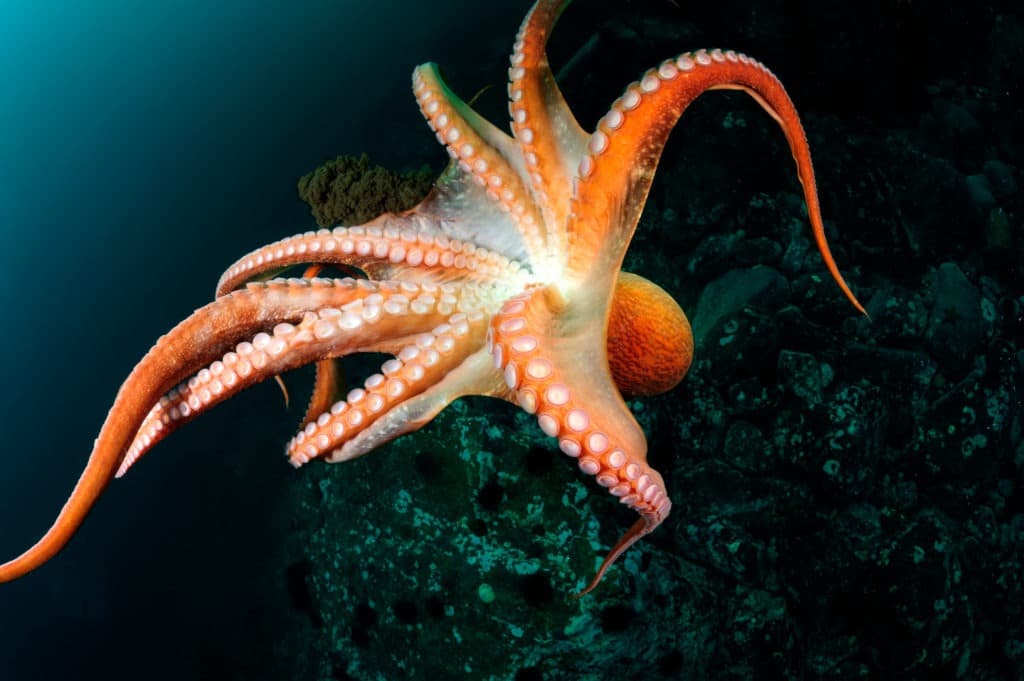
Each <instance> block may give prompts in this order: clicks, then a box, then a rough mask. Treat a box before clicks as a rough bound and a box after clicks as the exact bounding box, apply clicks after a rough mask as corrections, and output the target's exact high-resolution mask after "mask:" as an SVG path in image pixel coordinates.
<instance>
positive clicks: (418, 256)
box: [217, 225, 523, 295]
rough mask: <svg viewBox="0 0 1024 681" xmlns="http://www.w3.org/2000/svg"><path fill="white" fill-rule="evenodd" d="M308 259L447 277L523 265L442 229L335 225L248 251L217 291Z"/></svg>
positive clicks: (501, 275)
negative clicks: (417, 270) (431, 272)
mask: <svg viewBox="0 0 1024 681" xmlns="http://www.w3.org/2000/svg"><path fill="white" fill-rule="evenodd" d="M309 262H317V263H333V264H341V265H353V266H356V267H360V268H365V269H367V270H372V269H373V267H372V264H373V263H374V262H378V263H382V264H384V265H387V266H391V267H413V268H426V269H428V270H430V269H434V268H436V269H437V270H438V271H443V272H444V276H445V277H446V278H447V279H449V280H454V279H460V278H465V279H469V280H473V281H484V280H488V281H493V280H495V279H512V280H514V279H515V278H517V277H518V276H520V273H521V272H522V271H523V268H522V266H521V265H520V263H519V262H517V261H515V260H510V259H509V258H507V257H506V256H504V255H502V254H500V253H495V252H494V251H490V250H488V249H486V248H482V247H479V246H476V245H475V244H473V243H470V242H467V241H462V240H459V239H452V238H449V237H448V236H446V235H444V234H432V233H429V232H416V231H413V230H410V229H399V228H397V227H393V226H389V227H378V226H373V225H369V226H365V227H363V226H360V227H335V228H334V229H333V230H329V229H321V230H317V231H309V232H304V233H302V234H296V235H294V236H289V237H286V238H284V239H281V240H279V241H275V242H274V243H272V244H269V245H267V246H263V247H262V248H259V249H256V250H255V251H252V252H251V253H248V254H247V255H245V256H243V257H242V258H240V259H239V260H238V261H237V262H235V263H234V264H233V265H231V267H229V268H228V269H227V271H225V272H224V274H223V275H222V276H221V278H220V281H219V282H218V284H217V295H222V294H223V293H225V292H227V291H230V290H232V289H233V288H236V287H237V286H239V285H241V284H242V283H243V282H244V281H245V280H246V279H247V278H249V277H252V276H254V275H255V274H258V273H259V272H261V271H265V270H268V269H271V268H276V267H288V266H292V265H296V264H300V263H309ZM375 274H376V273H375Z"/></svg>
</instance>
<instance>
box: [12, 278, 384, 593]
mask: <svg viewBox="0 0 1024 681" xmlns="http://www.w3.org/2000/svg"><path fill="white" fill-rule="evenodd" d="M371 294H372V292H371V291H362V290H361V289H360V288H359V287H358V286H357V285H356V283H355V282H351V284H348V283H339V284H336V283H335V282H329V281H321V280H317V281H314V282H305V281H298V282H272V283H271V284H259V285H258V284H251V285H250V286H249V287H247V288H246V289H244V290H241V291H237V292H235V293H233V294H231V295H229V296H226V297H224V298H222V299H220V300H216V301H214V302H212V303H209V304H208V305H206V306H205V307H202V308H200V309H198V310H196V312H194V313H193V314H192V315H191V316H189V317H188V318H187V319H185V320H184V321H182V322H181V323H180V324H178V325H177V326H176V327H174V329H172V330H171V331H170V332H168V333H167V334H166V335H164V336H163V337H161V338H160V339H159V340H158V341H157V343H156V345H154V346H153V348H152V349H151V350H150V351H149V352H148V353H147V354H146V355H145V356H144V357H143V358H142V360H141V361H140V362H139V363H138V364H137V365H136V366H135V368H134V369H133V370H132V372H131V374H130V375H129V376H128V378H127V380H125V382H124V383H123V384H122V386H121V389H120V390H119V391H118V394H117V397H116V398H115V400H114V404H113V406H112V407H111V409H110V412H109V413H108V414H107V418H106V420H105V421H104V423H103V426H102V428H101V429H100V433H99V436H98V437H97V438H96V442H95V444H94V446H93V450H92V454H91V455H90V456H89V460H88V462H87V463H86V466H85V469H84V470H83V472H82V474H81V476H80V477H79V479H78V482H77V483H76V485H75V487H74V490H73V491H72V492H71V495H70V496H69V497H68V500H67V502H66V503H65V504H64V507H63V508H62V509H61V511H60V513H59V514H58V516H57V518H56V520H55V521H54V522H53V524H52V525H51V527H50V529H48V530H47V531H46V533H45V534H44V535H43V537H42V538H40V539H39V541H37V542H36V543H35V544H34V545H33V546H31V547H30V548H29V549H28V550H27V551H25V552H24V553H22V554H21V555H20V556H18V557H17V558H14V559H13V560H11V561H8V562H6V563H3V564H2V565H0V582H8V581H11V580H13V579H16V578H18V577H20V576H22V575H24V574H26V573H28V572H31V571H32V570H34V569H35V568H37V567H39V566H40V565H42V564H43V563H45V562H46V561H48V560H49V559H50V558H52V557H53V556H54V555H56V553H57V552H59V551H60V550H61V549H62V548H63V547H64V546H65V545H66V544H67V542H68V541H69V540H70V539H71V537H72V536H73V535H74V533H75V532H76V531H77V529H78V528H79V527H80V526H81V524H82V522H83V521H84V520H85V517H86V516H87V515H88V513H89V511H90V510H91V508H92V506H93V504H95V502H96V500H97V499H98V498H99V496H100V494H101V493H102V492H103V490H104V489H105V488H106V486H107V485H108V484H109V483H110V480H111V479H112V478H113V477H114V474H115V473H116V471H117V470H118V468H119V467H120V465H121V464H122V462H123V461H124V459H125V456H126V455H127V453H128V449H129V446H130V445H131V443H132V441H133V439H134V438H135V437H136V434H137V433H138V432H139V428H140V426H141V425H142V423H143V421H144V420H145V418H146V415H147V414H148V413H149V412H150V410H151V409H152V408H153V405H154V404H155V403H157V401H158V400H159V399H160V396H161V395H163V394H164V393H166V392H167V391H169V390H170V389H171V388H172V387H173V386H174V385H175V384H176V383H178V382H179V381H181V380H183V379H184V378H185V377H187V376H189V375H190V374H192V373H193V372H195V371H197V370H198V369H200V368H201V367H202V366H204V365H205V364H207V363H209V362H211V361H212V360H213V359H214V358H216V357H217V356H218V355H221V354H223V353H226V352H228V351H229V349H230V348H231V347H232V346H233V345H234V344H235V343H237V342H238V341H240V340H242V339H243V338H245V337H247V336H249V335H251V334H253V333H257V332H258V331H259V330H261V329H264V328H268V327H272V326H274V325H280V324H286V323H288V322H289V321H297V320H298V319H301V318H302V316H303V315H304V314H305V312H306V311H307V310H311V309H313V310H315V309H323V308H328V307H331V306H332V305H334V306H338V305H344V304H346V303H350V302H351V301H352V300H353V298H358V297H360V296H363V295H371ZM274 347H275V348H276V346H274ZM272 349H274V348H272V347H270V346H269V345H268V346H266V347H264V348H262V349H259V350H257V349H256V348H255V347H252V348H251V349H248V350H247V354H246V358H245V359H244V361H243V359H242V356H241V355H239V354H237V353H234V354H235V355H236V357H235V359H236V362H235V367H234V368H232V374H233V375H234V376H235V377H236V379H237V383H238V384H241V383H243V382H245V381H247V380H248V381H250V382H251V381H252V379H253V377H255V376H256V375H257V371H256V370H257V369H258V368H259V367H258V364H259V363H261V362H267V363H269V357H270V354H271V352H270V351H271V350H272ZM225 357H226V356H225ZM239 369H242V370H241V371H240V370H239ZM246 369H247V370H248V376H249V378H247V377H246V376H242V374H243V373H246V371H245V370H246ZM219 380H220V381H221V383H222V385H225V387H226V382H227V381H226V376H221V378H220V379H219ZM211 388H212V384H211Z"/></svg>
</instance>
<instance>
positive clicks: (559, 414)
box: [487, 292, 672, 525]
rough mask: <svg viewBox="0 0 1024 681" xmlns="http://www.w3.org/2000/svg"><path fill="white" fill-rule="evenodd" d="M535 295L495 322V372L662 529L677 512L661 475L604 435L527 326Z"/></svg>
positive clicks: (575, 454) (514, 302)
mask: <svg viewBox="0 0 1024 681" xmlns="http://www.w3.org/2000/svg"><path fill="white" fill-rule="evenodd" d="M533 295H534V293H533V292H526V293H523V294H520V295H518V296H515V297H513V298H510V299H509V300H508V301H507V302H506V304H505V305H504V307H503V308H502V309H501V311H500V312H499V313H498V314H497V315H495V316H494V318H493V319H492V321H491V328H490V329H489V332H488V337H487V343H488V349H489V350H490V352H491V354H492V356H493V358H494V365H495V367H496V368H497V369H498V370H499V371H501V372H502V373H503V375H504V378H505V384H506V386H508V388H509V390H510V391H512V394H513V396H514V398H515V400H516V402H517V403H518V405H519V406H520V407H521V408H522V409H523V410H525V411H526V412H527V413H529V414H534V415H536V417H537V423H538V424H539V425H540V428H541V430H543V431H544V433H545V434H546V435H548V436H549V437H554V438H557V439H558V447H559V449H561V450H562V452H563V453H565V454H566V455H568V456H570V457H572V458H574V459H576V461H577V465H578V466H579V468H580V470H581V471H583V472H584V473H587V474H588V475H593V476H595V477H596V479H597V483H598V484H599V485H601V486H602V487H606V488H608V491H609V492H610V493H611V494H612V495H613V496H615V497H618V498H619V501H620V502H621V503H622V504H625V505H626V506H629V507H630V508H632V509H634V510H635V511H637V512H638V513H640V514H641V515H642V516H644V517H646V518H648V519H649V521H650V522H651V523H652V524H655V525H656V524H657V523H660V522H661V520H663V519H664V518H665V517H666V516H667V515H668V514H669V511H670V510H671V508H672V502H671V501H670V500H669V498H668V495H667V494H666V492H665V489H664V483H663V481H662V480H661V476H660V474H658V472H657V471H655V470H653V469H651V468H650V466H648V465H647V462H646V461H643V460H634V459H633V458H632V457H631V456H630V453H628V452H626V451H624V450H623V449H622V448H621V447H620V446H619V444H618V443H616V442H615V441H614V440H613V439H612V438H611V437H609V435H608V434H606V433H605V432H603V431H602V430H601V427H600V424H599V423H597V422H596V421H595V419H594V418H593V417H592V415H591V414H589V413H588V412H587V409H586V407H585V400H582V399H580V396H577V395H574V394H573V391H572V389H571V388H570V387H569V386H568V385H567V384H566V383H565V382H564V381H563V380H562V378H561V376H560V375H559V370H558V367H557V366H556V364H555V363H554V362H552V361H551V360H550V359H549V358H547V357H545V356H544V353H543V351H542V347H541V339H540V338H539V337H538V336H536V335H533V334H532V333H531V332H530V329H529V323H528V321H527V319H528V317H529V315H528V314H527V307H528V306H529V305H530V304H531V301H532V296H533ZM534 304H537V303H536V302H534Z"/></svg>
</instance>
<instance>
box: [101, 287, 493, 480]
mask: <svg viewBox="0 0 1024 681" xmlns="http://www.w3.org/2000/svg"><path fill="white" fill-rule="evenodd" d="M299 281H304V280H299ZM322 281H330V280H314V282H322ZM337 282H338V284H337V288H342V289H344V290H347V291H349V292H350V293H351V295H349V296H347V298H346V299H338V300H336V301H335V303H336V304H334V305H331V304H321V305H317V306H311V307H309V308H307V309H305V310H304V311H303V312H302V314H301V315H300V316H301V320H296V321H298V323H297V324H293V323H290V322H284V323H278V324H276V325H265V326H264V327H262V328H260V329H259V331H258V333H255V335H252V334H251V333H250V334H248V335H247V336H246V337H244V339H243V338H239V339H238V340H241V341H242V342H240V343H239V344H238V345H237V347H235V348H231V349H229V350H227V351H226V352H225V353H224V354H223V355H222V356H221V357H219V358H217V360H216V361H213V362H212V363H211V364H209V365H208V366H205V367H204V366H203V365H198V366H196V365H194V364H192V371H190V372H189V373H192V372H196V371H198V373H195V375H193V376H192V377H191V378H190V379H189V380H188V381H186V382H185V383H182V384H181V385H178V386H177V387H176V388H173V389H171V390H169V391H168V392H167V394H165V395H164V396H163V398H162V399H160V400H159V401H154V402H155V403H154V404H153V405H152V406H151V408H150V410H149V412H148V413H147V414H146V415H145V418H144V420H143V421H142V422H141V424H140V425H139V428H138V430H137V431H136V433H135V435H134V437H133V438H132V440H131V443H130V445H129V446H128V448H127V453H126V454H125V456H124V458H123V460H122V461H121V462H120V464H119V467H118V469H117V477H121V476H122V475H124V474H125V473H126V472H127V471H128V469H129V468H130V467H131V466H132V465H134V464H135V463H136V462H137V461H138V460H139V459H140V458H142V456H143V455H145V454H146V453H147V452H148V451H149V450H151V449H152V448H153V447H154V446H155V445H156V444H157V443H158V442H160V441H161V440H162V439H164V438H165V437H167V436H168V435H169V434H170V433H172V432H174V431H175V430H177V429H178V428H180V427H181V426H183V425H184V424H186V423H188V422H190V421H192V420H194V419H195V418H196V417H198V416H199V415H200V414H203V413H205V412H207V411H209V410H210V409H212V408H213V407H214V406H216V405H218V404H220V403H221V402H223V401H224V400H226V399H228V398H230V397H232V396H234V395H236V394H237V393H239V392H241V391H242V390H244V389H245V388H247V387H249V386H251V385H254V384H255V383H258V382H260V381H262V380H264V379H265V378H269V377H271V376H276V375H278V374H280V373H283V372H285V371H290V370H291V369H295V368H297V367H300V366H303V365H305V364H310V363H313V362H318V361H320V360H324V359H332V358H336V357H342V356H344V355H348V354H352V353H354V352H389V353H391V352H397V350H398V349H399V348H402V347H404V346H406V345H408V344H409V343H410V342H412V339H414V338H416V336H417V335H419V334H424V333H427V332H430V331H431V330H432V329H434V328H435V327H438V326H439V325H441V324H443V323H444V322H445V321H446V320H448V319H449V317H451V315H453V314H454V313H455V311H456V310H457V309H459V308H460V307H465V308H467V309H475V308H476V307H477V303H476V290H475V288H473V287H457V286H454V285H446V286H445V288H444V290H443V291H442V289H441V288H440V287H438V286H435V285H429V284H428V285H423V286H421V285H418V284H411V283H408V282H401V283H399V282H373V281H368V280H365V279H360V280H351V279H347V280H345V279H342V280H337ZM274 284H275V282H271V283H270V286H273V285H274ZM250 286H252V287H255V286H256V285H254V284H250ZM235 295H237V294H231V295H230V296H227V297H225V298H221V299H218V301H216V302H214V303H212V304H211V305H212V306H216V305H217V304H218V303H220V302H222V301H226V300H228V299H230V298H231V297H233V296H235ZM158 345H159V344H158ZM200 367H203V368H202V369H201V370H200ZM374 380H377V379H374Z"/></svg>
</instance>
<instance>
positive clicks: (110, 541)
mask: <svg viewBox="0 0 1024 681" xmlns="http://www.w3.org/2000/svg"><path fill="white" fill-rule="evenodd" d="M17 5H21V6H20V7H19V6H17ZM294 7H295V5H294V3H287V2H276V1H269V2H264V1H260V2H254V3H249V2H226V3H208V2H200V1H196V0H188V1H183V2H171V3H132V2H116V1H111V0H100V1H98V2H84V1H72V2H40V3H31V4H29V3H18V4H15V3H3V4H2V5H0V179H2V181H0V272H2V277H3V278H4V280H5V281H6V282H7V283H6V284H5V285H4V286H3V287H0V301H2V302H0V305H2V309H3V310H4V316H5V327H6V332H5V333H4V334H2V336H0V339H2V340H0V343H2V348H3V350H2V355H3V357H4V374H5V377H4V385H5V389H4V390H3V391H0V401H2V409H0V413H2V414H3V416H2V419H0V422H2V424H3V425H2V429H0V438H2V442H3V448H2V455H0V460H2V465H0V554H2V555H3V557H4V558H5V559H6V558H7V557H9V556H12V555H15V554H17V553H19V552H20V551H21V550H22V549H23V548H24V547H26V546H28V545H29V544H30V543H31V542H33V541H35V539H36V538H37V537H38V536H39V535H40V534H41V533H42V532H43V531H44V529H45V528H46V527H47V526H48V525H49V523H50V521H51V520H52V518H53V517H54V515H55V514H56V512H57V510H58V509H59V508H60V506H61V504H62V503H63V501H64V498H65V497H66V495H67V493H68V492H69V491H70V489H71V487H72V485H73V483H74V481H75V479H76V478H77V476H78V473H79V471H80V469H81V467H82V465H83V464H84V462H85V459H86V457H87V455H88V453H89V450H90V448H91V444H92V441H93V438H94V437H95V435H96V433H97V432H98V429H99V426H100V424H101V423H102V421H103V418H104V417H105V415H106V411H107V409H108V407H109V405H110V403H111V401H112V399H113V396H114V394H115V392H116V390H117V388H118V386H119V384H120V382H121V380H122V379H123V378H124V376H126V375H127V373H128V372H129V371H130V369H131V367H132V366H133V364H134V363H135V361H136V360H137V359H138V358H139V357H141V355H142V354H143V353H144V352H145V350H146V349H148V347H149V346H150V344H151V343H152V342H153V341H155V339H156V338H157V336H158V335H160V334H161V333H163V332H164V331H166V330H167V329H169V328H170V327H171V326H172V325H173V324H174V323H176V322H177V320H179V319H181V318H182V317H184V316H185V315H187V314H188V313H189V312H190V311H191V310H192V309H194V308H195V307H198V306H200V305H201V304H203V303H204V302H206V301H208V300H209V299H210V298H211V296H212V293H213V286H214V284H215V282H216V280H217V277H218V276H219V274H220V272H221V271H222V270H223V269H224V268H225V267H226V266H227V265H228V264H230V263H231V262H232V261H233V260H234V259H235V258H236V257H238V256H239V255H241V254H242V253H244V252H246V251H248V250H249V249H250V248H252V247H255V246H257V245H260V244H262V243H265V242H268V241H271V240H274V239H277V238H280V237H281V236H284V235H286V234H290V233H293V232H296V231H301V230H303V229H307V228H309V227H311V226H313V224H314V223H313V221H312V219H311V218H310V216H309V213H308V209H307V208H306V207H305V206H304V205H303V204H301V203H300V202H299V201H298V199H297V197H296V191H295V183H296V180H297V178H298V177H299V176H300V175H302V174H304V173H306V172H309V171H310V170H312V169H313V168H315V167H316V166H317V165H318V164H319V163H320V162H321V161H322V160H324V159H326V158H329V157H333V156H334V155H336V154H339V153H359V152H362V151H368V152H370V153H371V154H373V157H374V160H375V161H377V162H381V163H390V164H398V167H402V165H404V164H409V165H411V166H416V165H418V164H420V163H423V162H432V163H434V164H435V165H439V164H440V162H441V160H442V159H443V152H441V150H440V149H437V148H436V147H434V146H433V145H432V140H431V136H430V135H429V131H427V129H426V126H425V124H424V123H423V122H422V119H421V118H420V115H419V113H418V112H417V110H416V107H415V102H414V100H413V98H412V95H411V93H410V92H409V84H408V83H409V77H410V74H411V71H412V68H413V66H415V65H416V64H418V63H420V62H422V61H426V60H428V59H432V60H438V61H444V60H446V59H447V60H450V59H451V58H452V57H453V55H459V56H458V57H457V58H458V59H465V56H464V55H469V54H478V53H481V52H483V53H487V54H490V53H492V52H494V53H497V54H501V55H502V56H503V55H504V54H505V53H506V51H507V49H508V44H509V43H510V40H511V36H512V34H513V33H514V30H515V27H516V26H517V25H518V22H519V20H520V19H521V17H520V16H519V15H520V8H518V7H516V8H509V9H508V10H507V11H505V10H500V9H498V10H490V9H481V8H474V7H470V6H468V5H467V3H464V2H456V1H454V0H440V1H437V2H431V3H422V4H420V3H409V2H404V1H398V0H384V1H378V2H374V3H366V2H325V1H317V2H310V3H303V4H302V9H301V11H297V10H296V9H294ZM492 16H497V20H493V21H492V20H491V18H492ZM485 19H486V20H485ZM492 26H493V27H494V28H493V30H492V29H491V28H490V27H492ZM499 37H500V39H498V38H499ZM453 41H456V42H458V43H459V44H461V45H464V46H466V47H467V49H466V50H465V51H464V50H462V49H454V45H453ZM493 75H494V76H495V77H496V78H500V77H501V75H502V74H501V73H500V72H498V73H494V74H493ZM499 82H500V81H499ZM485 84H486V83H471V84H470V85H468V86H467V87H469V88H476V87H479V86H481V85H485ZM254 393H259V394H255V395H252V396H251V399H250V396H245V397H244V398H243V400H242V404H240V405H239V406H238V407H235V405H231V406H230V407H225V409H224V410H223V413H220V414H217V415H216V416H215V417H213V418H212V419H211V420H212V422H213V423H212V424H208V425H204V424H199V423H197V424H196V425H197V428H196V429H194V430H192V432H188V433H182V434H181V437H177V438H174V439H173V440H172V441H169V442H167V443H166V446H163V447H161V448H160V452H159V454H154V455H153V456H152V458H151V459H149V460H146V461H145V462H144V465H141V466H139V468H138V469H137V470H133V471H132V473H131V475H130V476H129V477H128V479H126V480H123V481H119V482H118V483H117V484H114V485H112V487H111V488H110V490H109V491H108V493H107V494H106V495H105V496H104V498H103V500H102V502H101V503H100V504H99V506H98V507H97V509H96V510H95V512H94V513H93V514H92V516H91V517H90V518H89V521H88V522H87V523H86V525H85V527H84V528H83V530H82V532H81V534H80V535H79V536H78V537H76V539H75V540H74V541H73V542H72V544H71V546H70V547H69V548H68V549H67V550H66V551H64V552H63V553H62V554H61V555H60V556H59V558H58V559H57V560H54V561H53V562H51V563H50V564H48V565H47V566H45V567H44V568H43V569H42V570H40V571H38V572H37V573H35V574H33V575H31V576H30V577H29V578H27V579H24V580H21V581H19V582H17V583H14V584H8V585H4V587H3V588H2V589H0V679H3V680H4V681H27V680H29V679H57V678H82V679H85V678H105V679H106V678H109V679H120V678H180V679H186V678H213V677H214V676H217V675H220V674H223V673H225V672H226V671H227V670H231V669H235V670H239V669H245V668H246V665H250V666H258V665H259V662H258V656H256V655H253V654H252V653H251V652H250V653H247V652H244V649H246V648H251V647H253V646H256V647H258V648H266V647H267V645H268V644H267V632H266V631H265V630H263V629H261V628H260V626H261V625H260V624H259V623H260V622H261V621H264V620H265V619H266V618H265V617H264V615H265V611H266V610H268V609H272V608H273V607H274V605H273V599H270V598H268V599H264V598H263V590H262V584H263V583H262V582H261V579H263V577H262V576H261V575H260V572H259V564H260V561H259V558H260V554H261V553H265V552H268V551H272V550H273V547H269V546H267V541H268V535H267V532H266V528H267V527H269V525H270V523H269V520H270V517H271V516H272V515H273V513H274V511H275V492H276V491H278V490H279V489H280V486H281V484H282V479H283V478H284V477H286V476H288V475H290V474H292V473H291V471H290V469H289V468H288V467H287V466H285V465H284V464H283V462H282V460H281V459H280V453H281V447H282V444H281V443H283V442H284V441H285V439H286V437H287V436H288V431H289V430H290V429H291V428H292V427H293V426H294V422H293V421H294V416H291V417H288V416H286V415H285V414H284V413H283V409H282V408H281V403H280V397H279V396H278V395H277V394H275V390H273V389H260V390H257V391H254ZM251 413H255V414H256V416H255V417H252V416H250V414H251ZM250 575H254V576H250ZM264 600H266V602H264ZM247 623H249V624H247ZM247 627H248V628H247ZM254 660H257V661H255V662H254Z"/></svg>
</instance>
